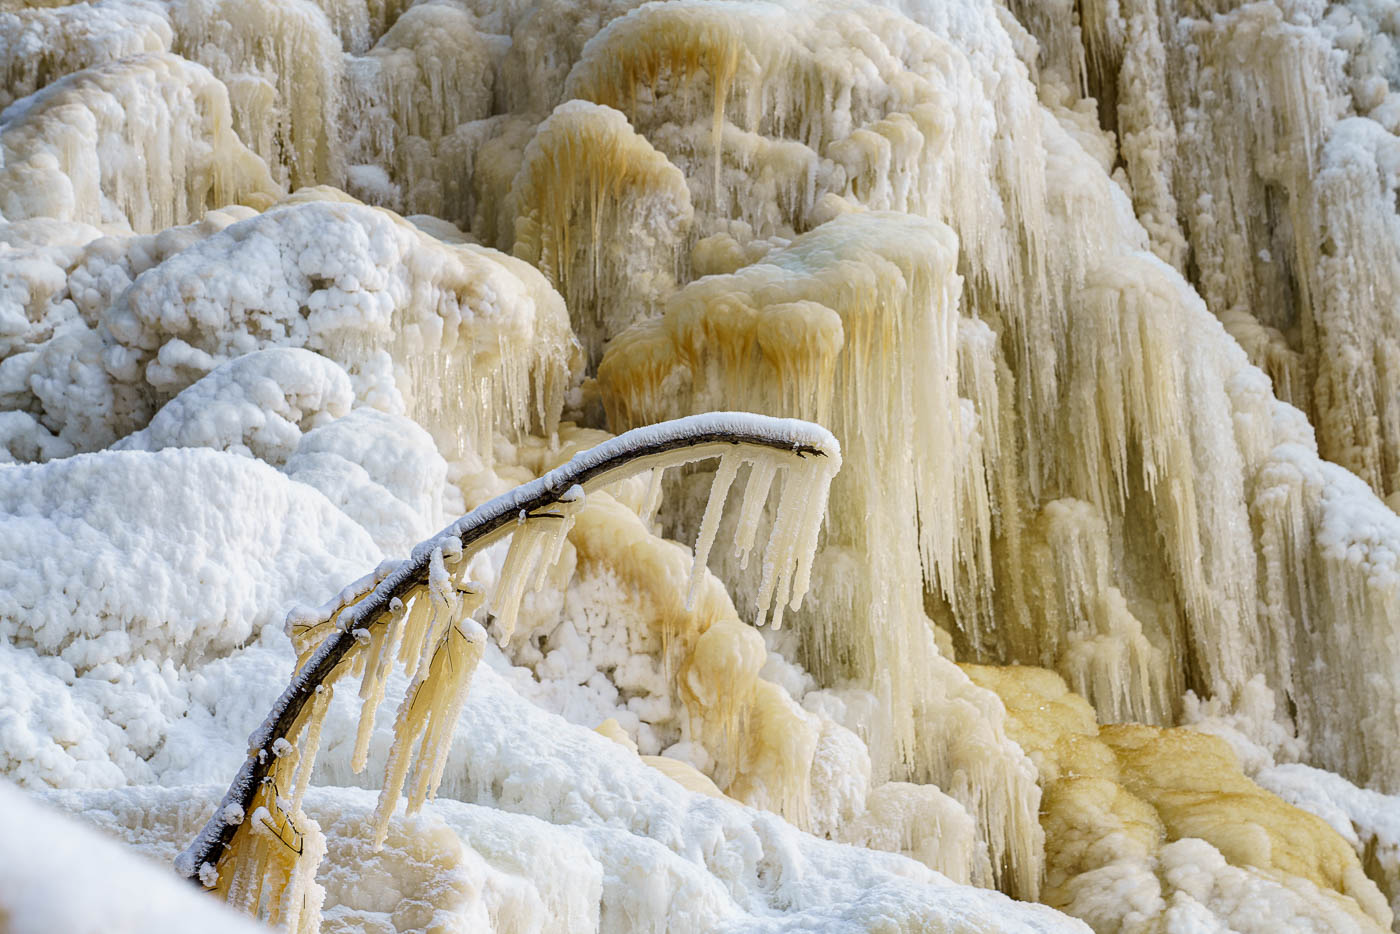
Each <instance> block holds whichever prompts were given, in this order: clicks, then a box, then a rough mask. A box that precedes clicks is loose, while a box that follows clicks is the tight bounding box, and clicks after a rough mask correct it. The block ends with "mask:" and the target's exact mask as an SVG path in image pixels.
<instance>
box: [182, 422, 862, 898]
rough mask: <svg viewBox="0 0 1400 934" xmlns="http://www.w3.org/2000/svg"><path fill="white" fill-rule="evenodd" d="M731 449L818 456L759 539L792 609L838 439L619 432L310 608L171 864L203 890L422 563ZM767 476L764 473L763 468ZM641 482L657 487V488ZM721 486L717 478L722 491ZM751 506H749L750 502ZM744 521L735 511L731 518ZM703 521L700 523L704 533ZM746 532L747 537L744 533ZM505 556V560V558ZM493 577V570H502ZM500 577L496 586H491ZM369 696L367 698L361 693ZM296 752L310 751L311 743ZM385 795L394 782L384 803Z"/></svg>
mask: <svg viewBox="0 0 1400 934" xmlns="http://www.w3.org/2000/svg"><path fill="white" fill-rule="evenodd" d="M735 452H738V453H740V454H742V455H743V459H745V460H754V461H760V460H765V459H766V461H767V462H769V463H771V462H773V461H774V460H775V459H776V460H781V461H783V462H785V463H786V464H787V465H788V466H789V467H792V466H794V465H795V464H798V463H800V462H809V461H817V460H819V461H820V462H821V468H822V469H820V470H816V471H808V473H810V474H811V476H812V478H813V479H814V483H815V485H814V486H813V487H812V488H811V489H796V490H795V492H794V495H792V496H791V497H789V496H788V495H787V494H786V493H785V494H784V497H783V499H782V502H781V503H780V505H779V509H778V517H777V519H776V520H775V524H774V535H773V539H772V540H771V541H770V545H769V547H770V550H771V549H777V550H778V551H780V552H781V553H782V556H783V559H782V560H783V563H784V568H783V569H782V570H780V571H779V572H777V573H778V578H777V580H776V581H773V580H768V579H765V582H764V586H763V588H762V589H763V590H764V596H761V598H760V602H762V600H763V599H764V597H771V596H774V595H775V594H774V591H775V588H776V597H777V601H778V603H779V611H780V610H781V603H782V602H783V601H784V600H785V599H786V598H787V597H788V595H789V594H791V597H792V603H793V605H794V606H798V605H800V603H801V597H802V593H803V592H804V591H805V590H806V579H807V569H808V566H809V565H810V559H811V552H812V550H814V548H815V543H816V529H817V526H819V524H820V518H821V513H822V510H823V509H824V505H825V500H826V485H827V484H828V483H829V482H830V478H831V476H832V475H834V474H835V472H836V470H837V469H839V467H840V462H841V450H840V445H839V444H838V443H837V441H836V439H835V438H834V437H833V436H832V435H831V433H830V432H828V431H827V430H826V429H824V428H822V427H820V426H818V425H814V424H812V423H810V422H804V421H798V420H795V419H779V418H770V417H768V416H763V415H754V414H749V413H742V412H718V413H708V414H704V415H696V416H691V417H688V418H682V419H677V420H675V421H669V422H663V423H660V424H656V425H650V426H647V427H644V428H638V429H634V430H632V431H628V432H626V433H624V434H621V435H619V436H617V437H616V438H613V439H611V440H609V441H606V442H604V443H603V444H600V445H597V446H596V447H593V448H590V449H589V450H587V451H583V452H580V453H579V454H577V455H575V456H574V457H573V458H572V459H571V460H569V461H568V462H567V463H565V464H563V465H561V466H559V467H556V468H555V469H553V470H551V471H549V472H548V473H546V474H544V475H543V476H541V477H540V478H539V479H537V480H533V481H531V482H529V483H525V484H522V485H521V486H518V487H516V488H515V489H514V490H512V491H510V492H509V493H505V494H503V495H501V496H498V497H496V498H495V499H492V500H490V501H489V502H487V503H484V504H482V505H481V506H478V507H477V508H476V509H473V510H472V511H471V512H469V513H467V514H466V515H465V516H462V517H461V518H460V519H458V520H456V521H455V522H453V523H452V524H450V525H448V526H447V527H446V528H444V529H443V530H442V531H440V532H438V533H437V534H436V535H434V536H433V537H431V538H429V539H427V540H425V541H423V542H421V543H419V544H418V545H417V546H416V547H415V548H414V549H413V551H412V553H411V554H410V555H409V557H408V559H407V560H404V561H401V562H398V563H390V564H386V565H381V566H380V567H379V568H378V569H377V570H376V571H375V572H374V573H373V574H371V575H368V576H366V577H365V578H362V579H361V580H359V581H356V582H355V583H353V584H351V585H350V586H348V587H346V588H345V589H344V590H342V591H341V592H340V594H338V595H337V597H336V598H335V599H333V600H331V601H330V602H328V603H327V604H326V605H325V606H323V607H321V609H320V610H319V611H317V613H315V614H312V616H313V619H312V620H311V622H314V623H318V624H321V623H332V624H333V626H334V629H333V631H332V632H331V633H330V634H329V635H328V636H327V637H326V638H325V639H324V641H322V642H321V644H320V645H319V646H318V647H317V648H316V649H315V650H314V651H313V652H311V653H310V655H309V656H308V657H306V659H305V661H304V662H303V663H302V664H301V665H300V667H299V668H298V670H297V671H296V673H295V674H294V675H293V677H292V679H291V682H290V683H289V684H288V685H287V688H286V689H285V690H284V691H283V692H282V694H281V696H280V697H278V698H277V700H276V702H275V703H274V704H273V705H272V709H271V710H270V711H269V712H268V715H267V717H266V719H265V720H264V721H263V723H262V725H261V726H259V727H258V728H257V729H256V730H255V731H254V732H253V734H252V735H251V736H250V737H249V738H248V747H249V752H248V758H247V759H246V760H245V761H244V763H243V765H242V767H241V768H240V769H239V770H238V774H237V775H236V776H235V777H234V779H233V782H232V784H230V786H229V789H228V792H227V793H226V794H225V795H224V797H223V800H222V801H221V802H220V804H219V806H218V807H217V808H216V809H215V811H214V814H213V816H212V817H211V818H210V819H209V821H208V823H206V824H205V826H204V828H203V829H202V830H201V831H200V832H199V834H198V836H196V837H195V839H194V841H193V842H191V843H190V845H189V847H187V848H186V849H185V851H184V852H182V853H181V854H180V855H179V856H178V857H177V858H176V860H175V867H176V869H177V871H178V872H180V873H181V874H182V875H184V876H186V877H188V878H191V879H194V880H196V881H198V882H199V883H201V884H203V885H205V886H207V887H211V888H212V887H214V886H215V885H216V884H217V883H218V878H219V872H218V869H217V867H218V864H219V860H220V859H221V858H222V857H223V856H224V854H225V853H226V852H227V851H228V849H229V847H230V846H231V844H232V842H233V841H234V838H235V836H236V835H237V833H238V832H239V828H240V827H241V826H242V825H243V823H244V818H245V815H250V814H252V813H253V811H254V799H255V797H256V796H257V794H258V791H259V789H260V788H261V787H262V786H263V784H264V783H265V782H268V781H270V780H271V775H272V772H273V769H274V767H275V765H276V761H277V759H278V756H279V749H281V750H283V751H285V749H286V748H287V742H288V740H290V739H292V738H295V731H297V730H298V729H299V728H300V727H301V725H302V724H304V723H306V722H307V717H308V716H314V711H312V705H313V703H314V702H315V701H316V698H317V697H318V695H320V694H323V693H324V692H325V691H326V690H328V689H329V687H330V684H331V683H332V682H333V681H334V680H335V677H336V676H338V674H340V673H341V671H343V670H344V669H345V667H347V666H346V660H347V658H348V656H349V655H350V653H351V652H352V650H353V649H355V648H356V647H357V646H359V645H362V644H363V643H365V642H368V641H369V640H368V639H366V636H367V635H370V632H369V630H370V627H372V626H375V625H376V624H380V625H381V626H382V625H383V622H384V621H385V620H386V618H388V617H390V616H391V615H392V614H393V613H394V612H399V613H402V612H403V604H404V602H405V600H406V599H407V598H408V597H409V595H410V593H411V592H414V591H417V590H418V589H419V588H423V587H426V586H431V585H432V583H433V580H432V578H433V575H434V573H435V571H434V568H435V567H436V568H437V569H438V570H437V572H436V573H438V574H439V575H440V574H441V573H442V572H441V567H442V562H443V556H444V554H447V555H452V556H454V557H455V558H456V560H457V561H458V562H459V563H460V562H461V561H464V560H465V559H466V558H467V557H469V556H470V555H471V554H474V553H476V552H478V551H480V550H481V549H482V548H484V547H486V546H487V545H489V544H491V543H492V542H493V541H496V540H498V539H500V538H502V537H504V536H506V535H508V534H510V533H511V532H514V531H516V530H519V529H524V528H525V527H526V525H527V523H528V522H529V521H530V520H531V519H546V518H555V519H557V518H558V511H554V512H551V511H550V507H556V506H559V505H560V504H565V505H566V506H567V505H573V506H577V505H578V504H579V501H580V500H581V499H582V495H583V494H584V493H586V492H587V491H588V490H589V489H596V488H597V487H599V486H602V485H604V484H606V483H611V482H615V481H618V480H622V479H626V477H628V476H632V475H635V474H638V473H641V472H643V471H646V470H650V469H656V470H657V471H658V473H659V472H660V470H662V469H665V468H667V467H673V466H678V465H680V464H683V463H689V462H692V461H697V460H704V459H707V458H712V457H720V458H721V463H722V470H721V472H726V468H725V467H724V466H723V465H724V464H725V463H726V456H727V455H731V454H732V453H735ZM735 466H736V465H735V464H734V463H733V462H732V458H730V459H729V466H728V468H727V473H728V474H729V477H730V478H732V473H733V470H734V469H735ZM813 466H816V465H815V464H813ZM767 476H768V477H771V469H770V470H769V471H768V473H767ZM653 486H654V487H655V488H656V489H657V490H659V486H658V485H657V484H655V483H654V484H653ZM717 486H718V485H717ZM727 486H728V481H727V480H726V483H725V487H726V489H727ZM799 486H800V484H799ZM766 493H767V489H766V481H765V484H764V489H763V491H762V495H763V496H764V497H766ZM716 495H717V499H718V503H716ZM799 498H800V499H804V500H806V499H810V500H812V502H808V503H806V504H805V508H803V506H802V504H794V503H791V502H790V499H791V500H798V499H799ZM724 499H725V491H724V490H719V489H716V490H715V491H714V492H713V493H712V497H711V503H710V506H709V507H707V509H706V517H705V520H704V522H703V523H702V530H701V536H700V542H698V543H697V548H696V559H695V560H696V566H697V570H696V573H697V574H698V573H700V571H701V566H702V565H703V563H704V561H705V552H706V551H707V550H708V548H709V544H710V541H712V540H713V531H712V529H713V526H714V523H715V522H716V521H717V513H718V510H720V509H723V506H724ZM758 505H759V506H760V507H761V505H762V502H761V501H760V502H759V504H758ZM744 512H745V514H746V515H747V514H749V513H751V512H753V510H752V509H750V508H749V507H748V504H747V503H746V506H745V510H744ZM799 512H801V513H802V514H801V515H799ZM712 513H714V518H713V519H712V517H711V514H712ZM744 521H745V520H743V519H741V523H742V522H744ZM754 521H756V519H755V520H754ZM707 529H709V530H711V531H709V532H708V535H707ZM749 535H750V538H751V536H752V532H751V531H750V533H749ZM509 561H510V559H509V558H508V559H507V563H508V564H509ZM771 563H772V562H770V564H771ZM789 563H795V565H796V572H795V574H794V573H792V572H791V571H790V569H788V568H786V565H787V564H789ZM505 576H506V575H505V573H504V572H503V574H502V577H505ZM505 584H506V582H505V581H502V582H501V586H502V587H503V588H504V586H505ZM418 592H420V593H421V591H418ZM780 619H781V615H780V612H779V613H778V614H775V617H774V624H775V625H776V624H777V622H778V621H779V620H780ZM306 621H307V620H306V619H305V614H295V613H294V614H293V615H292V616H291V617H289V620H288V622H289V625H290V624H293V623H305V622H306ZM478 631H479V630H478ZM459 632H460V630H459ZM449 635H450V633H449ZM369 703H370V704H371V705H372V704H373V699H371V700H370V701H369ZM322 706H324V698H323V700H322ZM396 741H397V740H396ZM307 753H308V754H309V755H314V749H312V750H308V751H307ZM309 765H310V763H309V761H308V762H306V763H305V767H306V768H307V770H308V771H309ZM397 795H398V789H397V788H395V789H393V796H394V799H395V800H396V799H397ZM390 810H392V802H391V804H390Z"/></svg>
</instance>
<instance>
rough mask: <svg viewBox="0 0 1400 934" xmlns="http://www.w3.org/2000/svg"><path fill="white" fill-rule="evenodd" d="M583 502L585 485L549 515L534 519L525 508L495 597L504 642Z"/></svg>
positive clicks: (572, 490) (500, 637) (573, 490)
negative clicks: (527, 593)
mask: <svg viewBox="0 0 1400 934" xmlns="http://www.w3.org/2000/svg"><path fill="white" fill-rule="evenodd" d="M582 505H583V489H582V488H581V487H579V486H577V485H575V486H573V487H571V488H570V489H569V490H568V491H567V492H566V493H565V494H564V496H563V497H561V498H560V499H559V500H558V502H556V503H555V504H554V506H553V507H552V510H553V511H552V512H551V513H550V514H549V515H547V516H536V517H534V518H533V520H531V518H530V517H527V516H526V515H525V512H524V511H523V510H522V511H521V513H520V518H519V521H518V524H517V526H516V529H515V532H514V533H512V535H511V542H510V549H509V550H508V551H507V552H506V560H505V562H504V563H503V564H502V565H501V576H500V580H499V581H498V583H497V584H496V593H495V595H494V596H493V597H492V598H491V610H492V613H493V614H494V615H495V617H496V625H497V627H498V630H497V639H498V640H499V641H500V643H501V644H502V645H505V643H506V642H507V641H509V640H510V637H511V635H512V634H513V633H514V632H515V621H516V617H517V616H518V615H519V613H520V602H521V600H522V599H523V598H524V596H525V589H526V587H527V586H528V585H533V586H534V587H535V588H538V587H539V586H540V585H541V584H542V583H543V580H544V575H545V573H546V572H548V570H549V568H550V567H551V566H552V564H553V563H554V562H555V561H557V560H558V558H559V555H560V553H561V551H562V550H563V547H564V538H565V537H566V536H567V535H568V534H569V529H571V528H572V527H573V523H574V518H575V516H577V514H578V510H579V508H580V507H581V506H582Z"/></svg>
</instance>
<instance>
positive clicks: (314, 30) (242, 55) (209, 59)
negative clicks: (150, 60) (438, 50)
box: [170, 0, 345, 190]
mask: <svg viewBox="0 0 1400 934" xmlns="http://www.w3.org/2000/svg"><path fill="white" fill-rule="evenodd" d="M170 17H171V25H172V26H173V27H174V30H175V48H174V50H175V51H176V52H178V53H179V54H181V55H183V56H185V57H186V58H188V59H190V60H191V61H194V62H199V63H200V64H202V65H204V66H206V67H207V68H208V69H209V70H210V71H211V72H213V73H214V74H215V75H217V76H218V77H219V80H220V81H222V82H223V83H224V85H225V86H226V87H227V88H228V95H229V98H230V100H232V102H233V105H234V111H235V113H236V114H237V119H236V120H235V123H234V129H235V130H236V131H237V133H238V135H239V137H240V138H241V139H242V140H243V141H244V142H246V143H247V144H248V145H249V146H251V147H252V148H253V149H254V150H255V151H256V152H257V153H258V155H259V156H261V157H262V159H263V160H264V161H265V162H266V163H267V166H268V167H269V168H270V169H271V170H272V171H273V173H274V175H275V176H276V178H277V180H278V181H279V182H280V183H281V184H283V185H286V186H288V187H289V188H290V189H292V190H295V189H297V188H301V187H303V186H305V185H317V184H341V183H342V182H343V180H344V174H345V165H344V161H343V152H342V149H341V146H340V145H339V142H340V141H339V139H338V132H337V129H336V128H337V126H338V124H339V115H340V114H339V110H340V104H341V83H342V81H343V80H344V78H343V75H344V67H345V66H344V57H343V56H342V54H341V49H340V42H339V40H338V38H337V37H336V35H335V33H333V32H332V31H331V26H330V22H329V21H328V20H327V19H326V15H325V14H324V13H323V12H322V11H321V10H320V9H319V8H318V7H316V6H315V5H314V4H313V3H311V2H310V0H272V2H263V0H191V2H186V3H180V4H177V5H174V6H172V7H171V10H170Z"/></svg>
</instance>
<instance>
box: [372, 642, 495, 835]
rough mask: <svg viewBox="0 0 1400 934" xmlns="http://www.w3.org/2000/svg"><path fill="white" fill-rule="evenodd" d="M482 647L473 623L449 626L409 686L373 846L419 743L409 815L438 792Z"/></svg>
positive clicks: (384, 831) (396, 725) (385, 824)
mask: <svg viewBox="0 0 1400 934" xmlns="http://www.w3.org/2000/svg"><path fill="white" fill-rule="evenodd" d="M485 645H486V631H485V630H484V629H482V628H481V626H480V624H478V623H477V622H476V621H474V620H471V619H467V620H463V621H462V622H461V623H457V624H454V625H452V626H450V627H449V628H448V631H447V633H446V635H444V636H443V639H442V642H441V643H440V644H439V645H438V646H437V648H436V651H434V653H433V656H432V659H431V661H430V662H429V664H428V665H427V666H426V671H424V672H422V673H421V674H420V677H417V678H415V679H414V680H413V682H412V683H411V684H410V685H409V688H408V691H407V692H406V693H405V695H404V700H403V703H401V704H400V705H399V712H398V716H397V718H396V719H395V722H394V745H393V747H392V748H391V749H390V750H389V763H388V766H387V768H386V771H385V776H384V785H383V786H382V787H381V788H380V791H379V804H378V807H377V808H376V810H375V817H374V845H375V846H376V847H378V846H379V845H380V844H382V843H383V842H384V837H385V835H386V834H387V833H388V829H389V818H390V817H391V816H392V815H393V813H394V807H395V806H396V805H397V804H398V800H399V793H400V791H401V790H402V789H403V785H404V780H405V779H406V778H407V777H408V770H409V767H410V765H411V764H412V761H413V758H414V747H415V746H416V745H418V744H419V741H420V738H421V741H422V742H421V747H420V749H419V754H418V759H419V762H418V776H417V780H416V781H415V783H414V787H413V791H412V793H411V795H410V798H409V810H410V811H413V810H417V808H418V807H419V806H420V805H421V804H422V803H423V801H424V799H425V798H426V797H427V795H429V794H431V793H432V792H433V791H434V790H436V788H437V784H438V782H439V781H440V780H441V778H442V770H443V767H444V765H445V763H446V760H447V753H448V751H449V748H450V745H451V743H450V739H451V732H452V725H453V724H455V723H456V719H457V715H458V713H460V712H461V707H462V704H463V703H464V702H465V700H466V693H467V688H468V686H469V685H470V682H471V675H472V672H473V671H474V670H475V669H476V665H477V663H478V662H479V661H480V660H481V654H482V651H483V650H484V648H485Z"/></svg>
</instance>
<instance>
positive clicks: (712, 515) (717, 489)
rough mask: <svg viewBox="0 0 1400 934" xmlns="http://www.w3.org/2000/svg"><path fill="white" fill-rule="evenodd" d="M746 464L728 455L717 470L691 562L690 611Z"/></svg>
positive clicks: (687, 600) (686, 597) (686, 605)
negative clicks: (727, 504)
mask: <svg viewBox="0 0 1400 934" xmlns="http://www.w3.org/2000/svg"><path fill="white" fill-rule="evenodd" d="M743 462H744V461H743V458H742V457H741V456H740V455H738V454H725V455H724V456H722V457H721V458H720V459H719V469H718V470H716V471H715V478H714V481H713V482H712V483H711V484H710V498H709V499H708V500H707V501H706V502H705V517H704V518H703V519H701V520H700V534H699V535H698V536H697V537H696V539H695V558H694V560H693V561H692V563H691V568H690V586H689V587H688V588H687V589H686V596H685V608H686V609H687V610H689V609H691V608H693V607H694V606H695V597H696V594H698V593H699V592H700V582H701V581H702V580H703V579H704V575H705V566H706V562H707V561H708V560H709V557H710V547H711V546H712V545H714V543H715V533H716V532H718V531H719V519H720V516H721V515H722V514H723V513H724V504H725V501H726V500H727V499H728V498H729V487H730V486H731V485H732V484H733V483H734V475H735V474H736V473H737V472H738V470H739V465H740V464H742V463H743Z"/></svg>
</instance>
